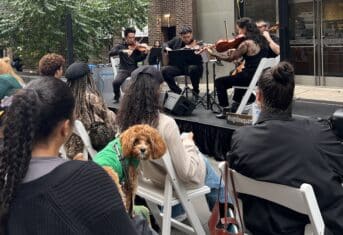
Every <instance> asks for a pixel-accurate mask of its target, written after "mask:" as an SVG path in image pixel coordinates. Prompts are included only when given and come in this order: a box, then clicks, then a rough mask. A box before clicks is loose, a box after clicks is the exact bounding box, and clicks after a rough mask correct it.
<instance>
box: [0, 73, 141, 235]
mask: <svg viewBox="0 0 343 235" xmlns="http://www.w3.org/2000/svg"><path fill="white" fill-rule="evenodd" d="M74 107H75V103H74V97H73V94H72V93H71V91H70V89H69V88H68V87H67V86H66V84H65V83H64V82H62V81H61V80H58V79H37V80H33V81H32V82H30V83H29V84H28V85H27V86H26V87H25V88H24V89H22V90H19V91H18V92H17V93H16V94H15V95H13V99H12V103H11V105H10V107H9V108H8V109H7V112H6V115H5V120H4V146H3V149H2V151H1V154H0V234H8V235H16V234H21V235H31V234H50V235H55V234H56V235H59V234H137V233H136V231H135V229H134V227H133V225H132V222H131V219H130V218H129V216H128V215H127V213H126V211H125V209H124V205H123V202H122V199H121V196H120V195H119V192H118V189H117V188H116V185H115V184H114V183H113V181H112V179H111V178H110V177H109V176H108V174H107V173H106V172H105V171H104V170H103V169H102V168H101V167H99V166H98V165H96V164H95V163H93V162H91V161H67V160H65V159H62V158H60V157H59V156H58V155H59V148H60V147H61V145H62V144H63V143H64V142H65V141H66V140H67V139H68V137H69V136H70V133H71V132H72V128H73V120H74V118H73V111H74Z"/></svg>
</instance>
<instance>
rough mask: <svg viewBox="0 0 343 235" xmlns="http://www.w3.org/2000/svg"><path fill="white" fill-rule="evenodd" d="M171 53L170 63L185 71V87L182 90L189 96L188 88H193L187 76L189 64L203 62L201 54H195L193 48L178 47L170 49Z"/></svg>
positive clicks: (169, 52) (169, 53)
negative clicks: (189, 84) (190, 86)
mask: <svg viewBox="0 0 343 235" xmlns="http://www.w3.org/2000/svg"><path fill="white" fill-rule="evenodd" d="M168 55H169V64H170V65H172V66H176V67H178V68H180V69H182V70H183V72H184V73H185V74H184V75H185V76H186V77H185V88H184V89H183V90H182V92H181V94H182V95H183V94H185V95H186V97H187V98H188V90H190V91H191V89H190V88H189V86H188V82H187V76H188V66H189V65H196V64H201V63H202V57H201V56H200V55H197V54H195V50H193V49H178V50H172V51H168Z"/></svg>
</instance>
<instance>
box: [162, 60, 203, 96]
mask: <svg viewBox="0 0 343 235" xmlns="http://www.w3.org/2000/svg"><path fill="white" fill-rule="evenodd" d="M184 70H185V69H180V68H179V67H176V66H171V65H168V66H164V67H163V68H162V75H163V78H164V80H165V81H166V82H167V84H168V86H169V88H170V90H171V91H173V92H175V93H178V94H180V93H181V92H182V90H181V88H180V87H179V86H178V85H176V83H175V79H174V77H176V76H180V75H188V76H189V77H190V78H191V82H192V86H193V91H194V92H196V93H199V82H200V78H201V77H202V73H203V66H202V64H200V65H189V66H188V67H187V69H186V70H187V71H184Z"/></svg>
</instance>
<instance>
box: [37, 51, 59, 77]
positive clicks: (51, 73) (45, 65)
mask: <svg viewBox="0 0 343 235" xmlns="http://www.w3.org/2000/svg"><path fill="white" fill-rule="evenodd" d="M64 64H65V59H64V58H63V56H61V55H59V54H55V53H51V54H46V55H44V56H43V57H42V58H41V59H40V61H39V64H38V70H39V73H40V75H42V76H47V77H54V78H57V79H60V78H61V77H62V75H63V66H64Z"/></svg>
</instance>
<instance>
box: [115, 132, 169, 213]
mask: <svg viewBox="0 0 343 235" xmlns="http://www.w3.org/2000/svg"><path fill="white" fill-rule="evenodd" d="M119 138H120V143H121V145H122V151H123V152H122V154H123V157H124V158H136V159H137V160H153V159H159V158H161V157H162V156H163V155H164V154H165V152H166V144H165V143H164V141H163V139H162V137H161V135H160V134H159V133H158V131H157V130H156V129H155V128H152V127H150V126H149V125H134V126H132V127H130V128H129V129H127V130H126V131H124V132H123V133H122V134H121V135H120V137H119ZM130 162H132V161H130ZM137 167H138V165H137V166H135V165H134V164H129V166H128V169H127V172H128V179H129V180H128V182H125V183H124V185H123V187H122V188H123V191H124V193H125V196H126V208H127V209H128V210H129V212H132V206H133V203H134V198H135V194H136V190H137V186H138V177H137V176H138V172H137ZM124 171H125V169H124Z"/></svg>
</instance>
